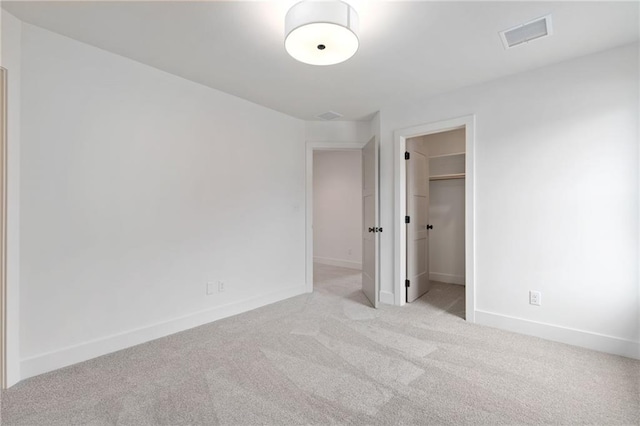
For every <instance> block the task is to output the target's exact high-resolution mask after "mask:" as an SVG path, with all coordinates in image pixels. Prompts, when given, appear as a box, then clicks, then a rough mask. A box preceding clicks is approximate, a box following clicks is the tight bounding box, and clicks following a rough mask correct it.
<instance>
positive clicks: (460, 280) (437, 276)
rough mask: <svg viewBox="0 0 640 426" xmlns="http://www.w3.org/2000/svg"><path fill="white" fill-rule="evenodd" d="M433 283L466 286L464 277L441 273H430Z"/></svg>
mask: <svg viewBox="0 0 640 426" xmlns="http://www.w3.org/2000/svg"><path fill="white" fill-rule="evenodd" d="M429 279H430V280H431V281H440V282H442V283H449V284H460V285H464V275H453V274H442V273H440V272H429Z"/></svg>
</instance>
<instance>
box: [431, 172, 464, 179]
mask: <svg viewBox="0 0 640 426" xmlns="http://www.w3.org/2000/svg"><path fill="white" fill-rule="evenodd" d="M449 179H464V173H457V174H452V175H439V176H429V180H449Z"/></svg>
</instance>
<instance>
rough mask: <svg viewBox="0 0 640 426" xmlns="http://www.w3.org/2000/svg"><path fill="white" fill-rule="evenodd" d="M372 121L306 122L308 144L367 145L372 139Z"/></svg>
mask: <svg viewBox="0 0 640 426" xmlns="http://www.w3.org/2000/svg"><path fill="white" fill-rule="evenodd" d="M371 135H372V133H371V122H370V121H306V122H305V137H306V140H307V142H346V143H366V142H368V141H369V139H371Z"/></svg>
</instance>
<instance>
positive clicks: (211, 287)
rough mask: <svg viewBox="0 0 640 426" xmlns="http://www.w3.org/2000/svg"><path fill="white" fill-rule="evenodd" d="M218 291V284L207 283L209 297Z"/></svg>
mask: <svg viewBox="0 0 640 426" xmlns="http://www.w3.org/2000/svg"><path fill="white" fill-rule="evenodd" d="M215 291H216V283H214V282H208V283H207V295H210V294H213V293H215Z"/></svg>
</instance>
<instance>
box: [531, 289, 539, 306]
mask: <svg viewBox="0 0 640 426" xmlns="http://www.w3.org/2000/svg"><path fill="white" fill-rule="evenodd" d="M529 304H530V305H536V306H540V305H541V304H542V293H540V292H539V291H533V290H530V291H529Z"/></svg>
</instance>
